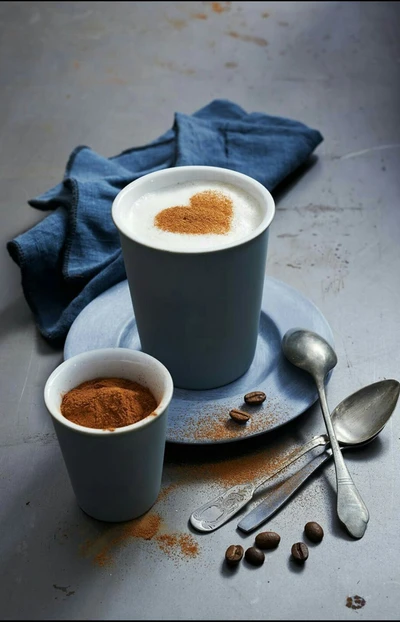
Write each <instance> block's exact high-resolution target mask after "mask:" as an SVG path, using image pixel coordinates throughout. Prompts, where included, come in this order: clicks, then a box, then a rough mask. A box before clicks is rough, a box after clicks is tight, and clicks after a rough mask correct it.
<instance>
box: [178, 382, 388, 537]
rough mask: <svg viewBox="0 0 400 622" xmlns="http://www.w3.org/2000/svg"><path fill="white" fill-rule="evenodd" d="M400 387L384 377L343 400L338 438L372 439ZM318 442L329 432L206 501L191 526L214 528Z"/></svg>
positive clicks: (337, 423)
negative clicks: (268, 471)
mask: <svg viewBox="0 0 400 622" xmlns="http://www.w3.org/2000/svg"><path fill="white" fill-rule="evenodd" d="M399 387H400V384H399V383H398V382H397V381H396V380H382V381H380V382H378V383H374V384H372V385H368V386H366V387H363V388H362V389H360V390H359V391H357V392H356V393H353V394H352V395H350V396H348V397H347V398H346V399H344V400H343V401H342V402H340V404H339V405H338V406H336V408H335V410H334V411H333V412H332V421H333V423H334V426H335V430H336V435H337V438H338V440H339V442H340V443H341V444H342V443H343V444H347V443H348V444H349V446H353V445H357V444H360V443H363V442H367V441H369V440H371V439H372V437H374V436H375V435H376V434H377V433H378V432H379V431H380V430H381V429H382V428H383V426H384V425H385V424H386V422H387V421H388V419H389V417H390V415H391V414H392V412H393V410H394V407H395V406H396V401H397V398H398V394H399ZM318 445H329V438H328V437H327V435H326V434H322V435H320V436H315V437H313V438H312V439H311V440H310V441H308V443H305V445H303V446H302V447H300V448H298V449H295V450H294V451H293V452H291V453H290V454H289V456H288V457H287V458H286V460H284V461H283V462H282V463H281V465H280V468H279V469H278V470H276V471H274V472H273V473H271V474H270V475H268V477H265V478H263V479H262V480H261V481H259V482H258V483H247V484H246V483H245V484H237V485H236V486H232V487H231V488H229V489H227V490H225V491H224V492H222V493H220V494H219V495H217V496H216V497H214V498H213V499H211V500H210V501H207V502H206V503H204V504H203V505H202V506H201V507H199V508H198V509H197V510H195V511H194V512H193V513H192V514H191V516H190V522H191V524H192V526H193V527H195V529H197V530H198V531H214V530H215V529H217V528H218V527H221V526H222V525H224V524H225V523H226V522H227V521H228V520H229V519H230V518H232V516H234V515H235V514H236V513H237V512H238V511H239V510H240V509H241V508H243V507H244V506H245V505H246V504H247V503H248V502H249V501H250V500H251V499H252V498H253V496H254V493H255V491H256V490H257V489H258V488H260V487H261V486H262V485H263V484H265V483H266V482H267V481H268V480H270V479H272V478H273V477H275V475H276V474H277V473H279V472H280V471H282V469H284V468H285V467H287V466H289V465H290V464H292V463H293V462H295V460H297V459H298V458H300V457H301V456H302V455H304V454H305V453H306V452H307V451H310V450H311V449H313V448H314V447H317V446H318ZM293 492H294V491H293ZM282 503H284V500H283V501H282ZM280 505H281V504H279V506H280ZM261 506H263V508H261ZM279 506H278V507H279ZM258 507H260V508H261V509H264V512H266V511H268V512H269V510H268V508H267V506H264V504H263V503H262V504H260V505H259V506H257V507H256V508H255V509H257V508H258ZM276 509H278V508H276ZM253 511H254V510H252V512H253ZM252 512H250V514H252ZM271 513H272V512H269V514H271ZM247 516H249V514H248V515H247ZM247 516H246V517H245V519H246V518H247ZM245 519H243V520H245ZM265 520H266V519H265ZM262 522H263V521H262Z"/></svg>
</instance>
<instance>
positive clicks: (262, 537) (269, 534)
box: [255, 531, 281, 549]
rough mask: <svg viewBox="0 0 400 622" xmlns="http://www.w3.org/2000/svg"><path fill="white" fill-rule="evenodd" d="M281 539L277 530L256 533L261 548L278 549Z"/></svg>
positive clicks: (257, 543)
mask: <svg viewBox="0 0 400 622" xmlns="http://www.w3.org/2000/svg"><path fill="white" fill-rule="evenodd" d="M280 541H281V537H280V535H279V534H278V533H275V531H261V532H260V533H258V534H257V535H256V540H255V543H256V546H258V548H259V549H276V547H277V546H278V544H279V542H280Z"/></svg>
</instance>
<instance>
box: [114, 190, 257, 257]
mask: <svg viewBox="0 0 400 622" xmlns="http://www.w3.org/2000/svg"><path fill="white" fill-rule="evenodd" d="M124 216H125V218H124V220H125V224H126V228H127V229H128V230H131V231H132V233H133V232H134V235H135V238H136V239H137V240H138V241H139V242H142V243H143V244H149V245H151V246H152V247H155V248H159V249H162V250H166V251H178V252H193V251H200V252H201V251H210V250H218V249H220V248H224V247H225V246H227V245H231V244H232V243H233V244H234V243H236V242H239V241H240V240H241V239H243V238H245V237H246V236H247V235H249V234H251V232H252V231H254V230H255V229H257V227H258V226H259V225H260V223H261V222H262V219H263V217H264V210H263V208H262V206H261V205H260V204H259V202H258V201H257V200H256V199H255V198H254V197H253V196H251V195H250V194H249V193H247V192H246V191H244V190H243V189H241V188H239V187H237V186H234V185H232V184H228V183H221V182H214V181H207V180H204V181H186V182H182V183H176V184H172V185H169V186H166V187H164V188H159V189H157V190H154V191H150V192H147V193H145V194H144V195H143V196H141V197H140V198H138V199H137V200H136V201H134V203H133V204H132V205H131V206H130V207H129V208H126V210H125V215H124Z"/></svg>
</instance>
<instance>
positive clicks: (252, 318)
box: [112, 166, 275, 390]
mask: <svg viewBox="0 0 400 622" xmlns="http://www.w3.org/2000/svg"><path fill="white" fill-rule="evenodd" d="M274 213H275V203H274V200H273V197H272V195H271V194H270V193H269V191H268V190H267V189H266V188H265V187H264V186H263V185H262V184H261V183H260V182H258V181H256V180H255V179H252V178H251V177H249V176H248V175H244V174H243V173H239V172H237V171H232V170H230V169H225V168H220V167H214V166H177V167H172V168H167V169H162V170H159V171H155V172H153V173H148V174H147V175H143V176H142V177H139V178H138V179H136V180H135V181H133V182H131V183H130V184H128V185H127V186H126V187H125V188H123V189H122V190H121V191H120V192H119V194H118V195H117V196H116V198H115V199H114V202H113V206H112V216H113V220H114V223H115V225H116V226H117V228H118V231H119V234H120V240H121V248H122V254H123V259H124V263H125V268H126V274H127V279H128V283H129V291H130V295H131V300H132V307H133V312H134V318H135V325H136V328H137V332H138V336H139V338H140V344H141V348H142V350H143V352H147V353H148V354H151V355H152V356H153V357H154V358H156V359H158V360H159V361H161V362H162V363H163V364H164V365H165V366H166V368H167V369H168V370H169V372H170V373H171V376H172V379H173V382H174V385H175V386H176V387H178V388H180V389H193V390H206V389H213V388H216V387H221V386H223V385H226V384H228V383H230V382H233V381H234V380H236V379H237V378H239V377H240V376H242V375H243V374H244V373H245V372H246V371H247V370H248V369H249V367H250V365H251V363H252V360H253V358H254V354H255V350H256V345H257V340H258V333H259V323H260V313H261V303H262V296H263V286H264V278H265V267H266V257H267V246H268V231H269V225H270V223H271V221H272V219H273V217H274ZM132 326H133V325H132Z"/></svg>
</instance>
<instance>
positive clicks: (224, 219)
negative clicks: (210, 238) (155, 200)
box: [154, 190, 233, 235]
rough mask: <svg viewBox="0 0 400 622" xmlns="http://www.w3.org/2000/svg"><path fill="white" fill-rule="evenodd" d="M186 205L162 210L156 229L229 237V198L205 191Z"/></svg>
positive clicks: (231, 205) (231, 204)
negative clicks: (225, 234)
mask: <svg viewBox="0 0 400 622" xmlns="http://www.w3.org/2000/svg"><path fill="white" fill-rule="evenodd" d="M189 203H190V205H175V206H174V207H167V208H166V209H163V210H162V211H161V212H159V213H158V214H157V216H156V217H155V219H154V224H155V226H156V227H158V228H159V229H162V230H163V231H170V232H171V233H191V234H192V235H201V234H203V235H204V234H207V233H216V234H220V235H222V234H224V233H228V231H229V230H230V227H231V222H232V217H233V203H232V200H231V199H230V198H229V197H227V196H226V195H225V194H223V193H222V192H216V191H214V190H204V191H203V192H198V193H197V194H194V195H193V196H192V197H191V198H190V200H189Z"/></svg>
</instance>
